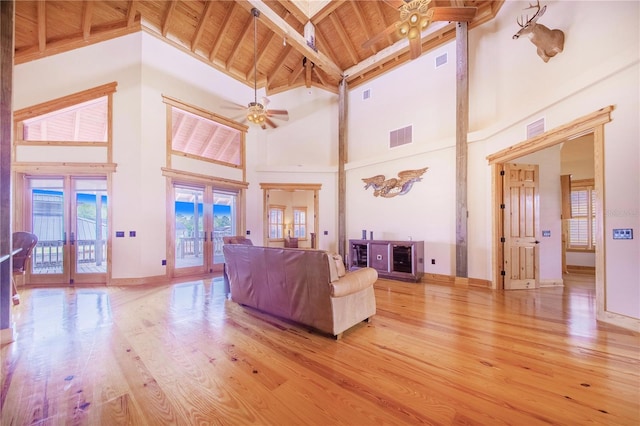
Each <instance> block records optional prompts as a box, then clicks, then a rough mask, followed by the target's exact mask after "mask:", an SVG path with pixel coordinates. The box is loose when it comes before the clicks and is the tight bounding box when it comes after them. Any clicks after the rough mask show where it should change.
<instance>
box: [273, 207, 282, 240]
mask: <svg viewBox="0 0 640 426" xmlns="http://www.w3.org/2000/svg"><path fill="white" fill-rule="evenodd" d="M284 208H285V207H284V206H276V205H270V206H269V239H270V240H281V239H283V238H284Z"/></svg>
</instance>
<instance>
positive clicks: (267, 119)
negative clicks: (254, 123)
mask: <svg viewBox="0 0 640 426" xmlns="http://www.w3.org/2000/svg"><path fill="white" fill-rule="evenodd" d="M264 121H265V123H267V124H268V125H269V126H271V128H273V129H275V128H276V127H278V125H277V124H276V123H274V122H273V121H271V119H270V118H269V117H267V118H265V119H264ZM262 128H263V129H266V127H265V125H264V124H263V125H262Z"/></svg>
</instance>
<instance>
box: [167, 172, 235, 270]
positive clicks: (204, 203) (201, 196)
mask: <svg viewBox="0 0 640 426" xmlns="http://www.w3.org/2000/svg"><path fill="white" fill-rule="evenodd" d="M237 199H238V193H237V192H234V191H226V190H221V189H217V188H214V187H213V186H211V185H198V184H188V183H174V184H173V205H174V207H173V221H172V222H173V231H172V238H171V240H170V250H169V253H172V254H173V256H172V257H171V260H172V262H171V264H170V265H169V266H170V269H172V270H173V273H172V274H171V275H172V276H185V275H196V274H205V273H211V272H217V271H222V267H223V264H224V258H223V256H222V245H223V240H222V239H223V237H225V236H232V235H236V234H237V232H238V211H237Z"/></svg>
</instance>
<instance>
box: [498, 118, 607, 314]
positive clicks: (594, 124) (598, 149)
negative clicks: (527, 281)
mask: <svg viewBox="0 0 640 426" xmlns="http://www.w3.org/2000/svg"><path fill="white" fill-rule="evenodd" d="M611 111H613V106H608V107H606V108H602V109H600V110H598V111H595V112H593V113H591V114H588V115H586V116H583V117H580V118H578V119H576V120H574V121H572V122H570V123H568V124H565V125H564V126H561V127H558V128H556V129H553V130H550V131H547V132H545V133H543V134H541V135H538V136H536V137H534V138H531V139H529V140H526V141H524V142H521V143H519V144H516V145H514V146H511V147H508V148H506V149H503V150H501V151H499V152H496V153H494V154H492V155H490V156H488V157H487V160H488V161H489V165H490V166H491V174H492V186H493V191H492V194H493V201H492V209H493V214H492V217H493V226H492V227H493V231H494V232H493V235H494V237H493V244H492V255H493V259H494V279H493V283H492V287H493V288H495V289H503V288H504V284H503V283H504V281H503V275H502V271H503V270H504V269H503V268H502V266H503V261H504V258H505V253H504V247H503V243H502V241H501V239H502V235H501V232H500V230H501V229H502V227H503V224H504V214H503V212H502V209H501V203H502V201H501V200H502V196H503V194H502V192H501V174H500V172H501V170H503V167H504V164H506V163H508V162H511V161H514V160H515V159H517V158H520V157H522V156H524V155H527V154H531V153H534V152H537V151H540V150H543V149H545V148H548V147H552V146H555V145H558V144H560V143H562V142H565V141H566V140H569V139H573V138H576V137H579V136H582V135H585V134H588V133H593V151H594V187H595V194H596V195H595V198H596V199H595V206H596V209H595V218H596V219H595V232H594V234H595V243H596V244H595V245H596V250H595V253H596V260H595V263H596V266H595V269H596V277H595V283H596V307H597V312H598V317H599V318H600V317H602V316H604V315H605V298H604V295H605V294H606V281H605V273H604V261H605V249H606V247H605V239H604V211H605V206H604V197H603V188H604V161H603V160H604V125H605V124H606V123H608V122H610V121H611Z"/></svg>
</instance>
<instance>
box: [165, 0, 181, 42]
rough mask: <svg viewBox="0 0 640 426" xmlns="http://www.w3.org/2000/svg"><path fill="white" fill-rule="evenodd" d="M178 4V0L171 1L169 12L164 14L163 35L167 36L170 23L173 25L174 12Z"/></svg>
mask: <svg viewBox="0 0 640 426" xmlns="http://www.w3.org/2000/svg"><path fill="white" fill-rule="evenodd" d="M177 4H178V1H177V0H171V2H170V3H169V8H168V9H167V14H166V15H165V16H164V22H163V23H162V36H163V37H166V36H167V34H168V33H169V25H171V20H172V18H173V13H174V12H175V10H176V5H177Z"/></svg>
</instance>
